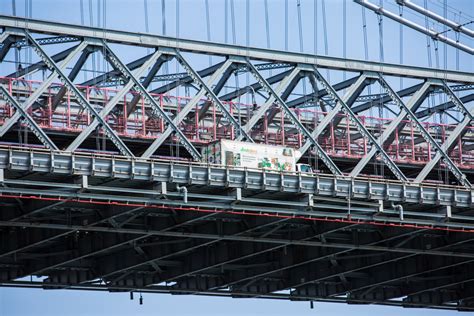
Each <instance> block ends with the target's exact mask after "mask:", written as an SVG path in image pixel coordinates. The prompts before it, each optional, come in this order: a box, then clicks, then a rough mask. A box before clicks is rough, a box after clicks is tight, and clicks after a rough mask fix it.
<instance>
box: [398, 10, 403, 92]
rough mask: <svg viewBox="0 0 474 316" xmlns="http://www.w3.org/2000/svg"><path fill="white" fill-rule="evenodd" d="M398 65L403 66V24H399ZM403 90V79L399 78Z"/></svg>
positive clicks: (401, 11) (401, 15)
mask: <svg viewBox="0 0 474 316" xmlns="http://www.w3.org/2000/svg"><path fill="white" fill-rule="evenodd" d="M398 10H399V14H400V17H401V18H402V17H403V6H402V5H399V6H398ZM399 27H400V65H403V24H402V23H400V26H399ZM401 89H403V77H400V90H401Z"/></svg>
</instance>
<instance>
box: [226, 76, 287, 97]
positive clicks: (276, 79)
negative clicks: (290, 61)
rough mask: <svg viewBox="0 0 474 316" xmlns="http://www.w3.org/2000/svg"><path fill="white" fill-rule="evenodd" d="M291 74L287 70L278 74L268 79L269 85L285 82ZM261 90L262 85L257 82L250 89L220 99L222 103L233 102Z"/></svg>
mask: <svg viewBox="0 0 474 316" xmlns="http://www.w3.org/2000/svg"><path fill="white" fill-rule="evenodd" d="M290 73H291V70H285V71H283V72H281V73H279V74H276V75H274V76H271V77H269V78H267V82H268V83H269V84H274V83H277V82H279V81H281V80H283V78H285V77H286V76H288V75H289V74H290ZM261 89H262V85H261V84H260V83H258V82H256V83H253V84H251V85H250V86H248V87H243V88H239V89H237V90H235V91H232V92H229V93H227V94H225V95H223V96H221V97H220V99H221V100H222V101H232V100H234V99H237V98H238V97H240V96H242V95H244V94H246V93H251V92H252V93H253V91H255V92H257V91H259V90H261Z"/></svg>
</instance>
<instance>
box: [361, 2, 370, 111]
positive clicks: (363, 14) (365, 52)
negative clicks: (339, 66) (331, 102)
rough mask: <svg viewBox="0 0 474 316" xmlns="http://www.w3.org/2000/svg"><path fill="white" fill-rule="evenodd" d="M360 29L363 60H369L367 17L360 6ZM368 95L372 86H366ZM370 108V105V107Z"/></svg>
mask: <svg viewBox="0 0 474 316" xmlns="http://www.w3.org/2000/svg"><path fill="white" fill-rule="evenodd" d="M362 31H363V33H364V57H365V60H369V43H368V40H367V18H366V16H365V8H364V7H362ZM367 91H368V93H369V95H370V94H371V93H372V87H371V86H370V85H369V86H368V87H367ZM370 109H371V110H372V107H371V108H370Z"/></svg>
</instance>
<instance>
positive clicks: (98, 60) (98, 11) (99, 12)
mask: <svg viewBox="0 0 474 316" xmlns="http://www.w3.org/2000/svg"><path fill="white" fill-rule="evenodd" d="M100 4H101V0H97V27H99V28H100V24H101V23H100V21H101V19H102V14H101V6H100ZM103 52H104V53H105V47H104V48H103ZM100 70H101V69H100V58H97V72H99V73H100Z"/></svg>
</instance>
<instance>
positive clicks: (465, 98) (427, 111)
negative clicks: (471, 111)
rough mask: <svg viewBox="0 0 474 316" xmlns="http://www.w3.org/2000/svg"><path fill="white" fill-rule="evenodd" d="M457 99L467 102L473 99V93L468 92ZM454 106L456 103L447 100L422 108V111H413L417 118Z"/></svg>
mask: <svg viewBox="0 0 474 316" xmlns="http://www.w3.org/2000/svg"><path fill="white" fill-rule="evenodd" d="M459 101H461V102H462V103H468V102H471V101H474V93H472V94H468V95H466V96H463V97H460V98H459ZM455 106H456V105H455V104H454V103H453V102H452V101H448V102H445V103H441V104H438V105H436V106H433V107H431V108H428V109H425V110H422V111H418V112H416V113H415V115H416V117H417V118H424V117H427V116H430V115H431V114H433V113H437V112H442V111H446V110H449V109H451V108H453V107H455Z"/></svg>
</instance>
